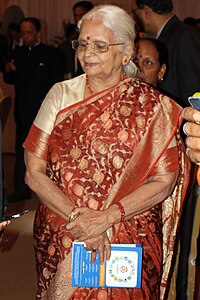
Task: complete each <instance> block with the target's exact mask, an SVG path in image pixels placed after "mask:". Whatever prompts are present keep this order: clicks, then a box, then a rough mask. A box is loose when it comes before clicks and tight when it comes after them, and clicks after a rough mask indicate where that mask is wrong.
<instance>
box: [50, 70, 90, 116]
mask: <svg viewBox="0 0 200 300" xmlns="http://www.w3.org/2000/svg"><path fill="white" fill-rule="evenodd" d="M84 89H85V74H82V75H80V76H78V77H75V78H72V79H69V80H64V81H61V82H58V83H55V84H54V85H53V87H52V88H51V89H50V91H49V92H48V94H47V96H46V97H45V100H47V101H48V102H51V101H54V102H55V103H57V104H56V106H57V107H58V110H62V109H63V108H65V107H67V106H69V105H71V104H73V103H76V102H78V101H81V100H83V97H84Z"/></svg>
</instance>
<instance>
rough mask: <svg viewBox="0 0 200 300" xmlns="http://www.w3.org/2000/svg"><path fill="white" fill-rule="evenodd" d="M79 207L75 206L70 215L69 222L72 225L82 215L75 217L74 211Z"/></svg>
mask: <svg viewBox="0 0 200 300" xmlns="http://www.w3.org/2000/svg"><path fill="white" fill-rule="evenodd" d="M77 207H78V206H74V208H73V209H72V210H71V212H70V214H69V215H68V218H67V219H68V222H69V223H70V222H72V221H74V220H75V219H76V218H78V216H79V215H80V214H77V215H74V214H73V212H74V210H75V208H77Z"/></svg>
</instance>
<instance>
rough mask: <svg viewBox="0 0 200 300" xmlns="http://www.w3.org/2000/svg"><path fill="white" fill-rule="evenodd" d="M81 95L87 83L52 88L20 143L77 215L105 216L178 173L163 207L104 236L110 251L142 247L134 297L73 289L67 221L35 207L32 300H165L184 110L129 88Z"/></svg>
mask: <svg viewBox="0 0 200 300" xmlns="http://www.w3.org/2000/svg"><path fill="white" fill-rule="evenodd" d="M84 86H85V75H82V76H80V77H77V78H74V79H72V80H70V81H68V82H63V83H58V84H56V85H55V86H54V87H53V88H52V89H51V90H50V92H49V94H48V95H47V97H46V99H45V100H44V103H43V105H42V107H41V109H40V111H39V113H38V116H37V117H36V120H35V121H34V124H33V125H32V128H31V130H30V132H29V135H28V137H27V139H26V141H25V143H24V147H25V148H26V149H28V150H29V151H31V152H33V153H34V154H35V155H36V156H38V157H40V158H42V159H45V160H46V161H47V169H46V174H47V176H49V177H50V178H51V180H53V182H54V183H55V184H56V185H57V186H58V187H59V188H60V189H61V190H62V191H63V193H65V194H66V195H67V196H68V197H69V198H70V199H71V201H72V202H73V203H74V204H75V205H76V206H88V207H90V208H92V209H97V210H104V209H106V208H108V207H109V206H110V205H112V204H114V203H117V202H118V201H120V200H121V199H122V198H123V197H125V196H126V195H128V194H130V193H132V192H133V191H134V190H136V189H137V188H138V187H139V186H141V185H142V184H144V183H145V182H146V181H147V180H148V179H149V177H150V176H152V175H156V174H165V173H167V172H177V173H178V179H177V182H176V186H175V188H174V190H173V193H172V194H171V195H170V196H169V197H168V198H167V199H161V201H160V203H159V204H158V205H156V206H154V207H152V208H151V209H150V210H148V211H146V212H144V213H141V214H139V215H136V216H134V217H132V218H130V219H129V220H125V221H124V222H121V223H119V224H116V225H114V226H113V227H112V228H110V229H109V230H108V235H109V239H110V241H111V243H122V244H125V243H126V244H132V243H135V244H142V247H143V261H142V265H143V267H142V288H140V289H130V288H127V289H126V288H86V287H78V288H75V287H72V286H71V259H72V257H71V254H72V253H71V250H72V243H73V236H72V235H71V233H70V232H68V231H67V230H66V224H67V221H66V220H64V219H62V218H61V217H60V216H58V215H57V214H56V213H54V212H53V211H51V210H50V209H49V208H47V207H46V206H45V205H44V204H43V203H40V205H39V208H38V210H37V212H36V217H35V222H34V245H35V251H36V267H37V274H38V291H37V297H36V298H37V299H43V300H45V299H48V300H58V299H59V300H64V299H99V300H100V299H101V300H104V299H113V300H119V299H122V298H123V299H127V300H128V299H129V300H131V299H151V300H152V299H155V300H156V299H164V297H165V292H166V287H167V283H168V278H169V274H170V272H171V265H172V256H173V250H174V243H175V238H176V232H177V229H178V225H179V219H180V215H181V209H182V205H183V199H184V195H185V192H186V188H187V182H188V176H189V175H188V174H189V161H188V160H187V158H186V156H185V152H184V145H183V142H182V140H181V137H180V134H179V126H180V113H181V107H180V106H179V105H177V104H176V103H175V102H174V101H173V100H171V99H169V98H168V97H167V96H164V95H162V94H160V93H159V92H158V91H156V90H155V89H153V88H152V87H150V86H148V85H147V84H145V83H141V82H139V81H136V80H134V79H131V78H126V79H124V80H123V81H121V82H120V83H119V84H118V85H117V86H114V87H112V88H109V89H107V90H104V91H102V92H100V93H97V94H94V95H92V96H90V97H89V98H87V99H83V98H81V97H82V96H83V93H84V92H83V90H84ZM72 87H73V89H71V88H72ZM75 88H76V89H75ZM55 91H56V92H55ZM76 97H77V102H76V101H75V99H76ZM72 98H73V99H72ZM63 99H65V100H66V101H65V100H63ZM82 99H83V100H82ZM67 101H68V102H69V103H70V104H67ZM61 103H62V104H61ZM51 120H52V122H51ZM50 124H51V125H50ZM162 200H164V201H162Z"/></svg>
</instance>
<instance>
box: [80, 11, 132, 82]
mask: <svg viewBox="0 0 200 300" xmlns="http://www.w3.org/2000/svg"><path fill="white" fill-rule="evenodd" d="M96 17H99V18H101V21H102V24H103V25H104V26H105V27H106V28H107V29H108V30H110V31H111V32H112V33H113V36H114V38H115V39H116V41H117V42H119V41H120V42H123V43H124V45H121V48H122V49H123V51H124V52H125V53H127V52H131V54H132V53H134V40H135V37H136V27H135V21H134V19H133V18H132V17H131V16H130V15H129V14H128V13H127V12H126V11H125V10H124V9H122V8H120V7H118V6H115V5H99V6H96V7H94V8H93V9H91V10H90V11H89V12H88V13H86V14H85V15H84V16H83V17H82V19H81V20H80V21H79V23H78V27H79V29H81V26H82V24H83V22H84V20H88V19H93V18H96ZM123 70H124V72H125V73H126V75H128V76H135V75H136V74H137V72H138V69H137V67H136V65H135V64H134V63H133V61H132V60H130V61H129V62H128V63H127V64H126V65H123Z"/></svg>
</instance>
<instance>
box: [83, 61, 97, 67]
mask: <svg viewBox="0 0 200 300" xmlns="http://www.w3.org/2000/svg"><path fill="white" fill-rule="evenodd" d="M84 64H85V66H86V67H94V66H96V65H97V63H91V62H85V63H84Z"/></svg>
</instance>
